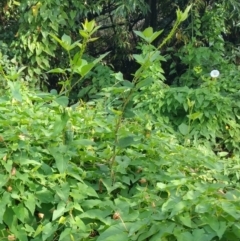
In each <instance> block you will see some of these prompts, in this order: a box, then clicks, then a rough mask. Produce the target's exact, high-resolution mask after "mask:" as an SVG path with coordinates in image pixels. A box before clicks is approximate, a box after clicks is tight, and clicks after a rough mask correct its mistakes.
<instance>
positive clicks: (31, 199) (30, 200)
mask: <svg viewBox="0 0 240 241" xmlns="http://www.w3.org/2000/svg"><path fill="white" fill-rule="evenodd" d="M35 200H36V199H35V196H34V195H33V194H32V193H29V194H28V195H27V197H26V200H25V201H24V205H25V207H26V208H27V209H28V210H29V211H30V213H31V214H32V215H33V214H34V211H35V206H36V201H35Z"/></svg>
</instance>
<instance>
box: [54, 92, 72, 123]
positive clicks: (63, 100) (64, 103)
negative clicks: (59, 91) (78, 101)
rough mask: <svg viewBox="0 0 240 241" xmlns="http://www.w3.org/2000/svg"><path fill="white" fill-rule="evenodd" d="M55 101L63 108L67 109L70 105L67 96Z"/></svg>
mask: <svg viewBox="0 0 240 241" xmlns="http://www.w3.org/2000/svg"><path fill="white" fill-rule="evenodd" d="M54 101H55V102H57V103H58V104H59V105H61V106H63V107H67V106H68V103H69V100H68V97H67V96H60V97H58V98H56V99H55V100H54ZM63 119H64V118H63ZM66 119H67V118H66Z"/></svg>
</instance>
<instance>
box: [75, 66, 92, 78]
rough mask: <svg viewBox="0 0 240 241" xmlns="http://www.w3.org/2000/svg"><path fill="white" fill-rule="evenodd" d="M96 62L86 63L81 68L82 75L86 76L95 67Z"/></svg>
mask: <svg viewBox="0 0 240 241" xmlns="http://www.w3.org/2000/svg"><path fill="white" fill-rule="evenodd" d="M94 65H95V64H94V63H89V64H87V65H84V66H83V67H82V68H81V71H80V72H79V74H81V76H82V77H84V76H85V75H86V74H87V73H88V72H89V71H90V70H91V69H92V68H93V67H94Z"/></svg>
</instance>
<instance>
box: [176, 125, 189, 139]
mask: <svg viewBox="0 0 240 241" xmlns="http://www.w3.org/2000/svg"><path fill="white" fill-rule="evenodd" d="M178 129H179V131H180V133H181V134H182V135H184V136H185V135H187V134H188V133H189V128H188V126H187V125H186V124H185V123H182V124H181V125H179V126H178Z"/></svg>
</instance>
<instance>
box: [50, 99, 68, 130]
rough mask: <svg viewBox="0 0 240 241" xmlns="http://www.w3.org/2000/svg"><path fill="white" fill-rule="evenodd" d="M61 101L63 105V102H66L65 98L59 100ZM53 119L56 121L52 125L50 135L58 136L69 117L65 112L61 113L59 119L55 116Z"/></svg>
mask: <svg viewBox="0 0 240 241" xmlns="http://www.w3.org/2000/svg"><path fill="white" fill-rule="evenodd" d="M61 101H63V104H64V101H66V98H63V99H61ZM55 119H56V121H55V123H54V129H53V133H52V135H58V134H60V133H61V132H62V131H63V129H64V128H65V127H66V125H67V122H68V119H69V115H68V113H67V112H66V111H65V112H64V113H62V115H61V117H59V116H56V117H55Z"/></svg>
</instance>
